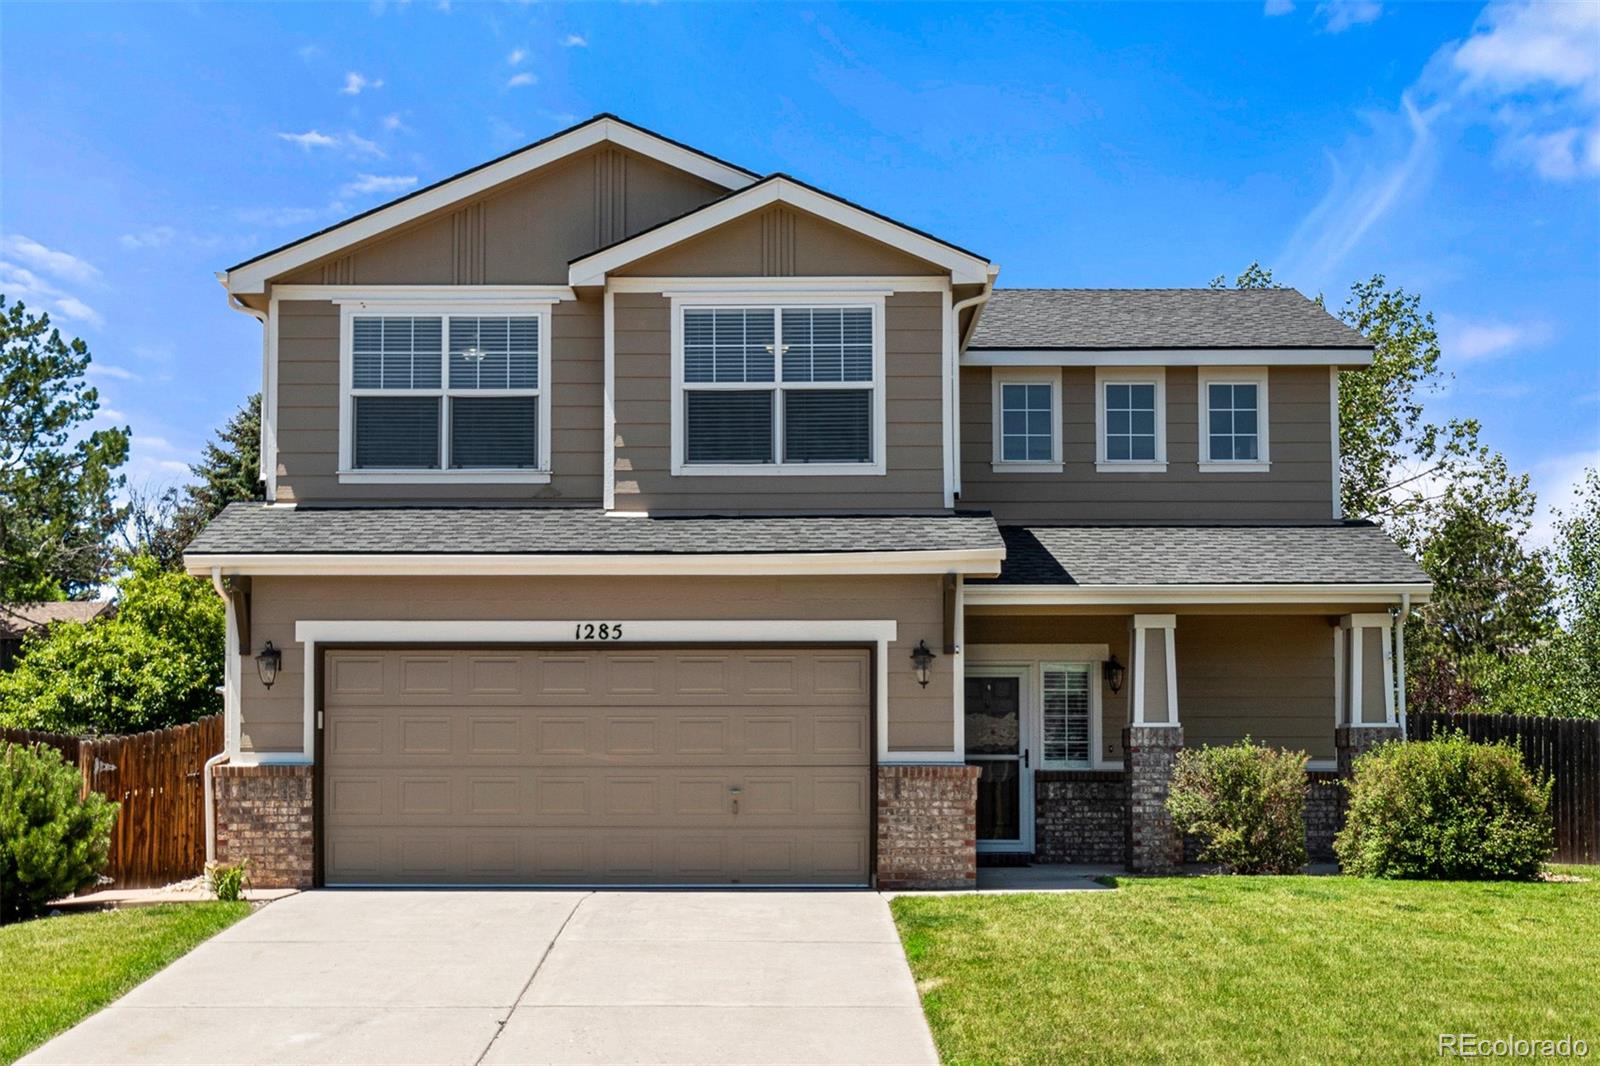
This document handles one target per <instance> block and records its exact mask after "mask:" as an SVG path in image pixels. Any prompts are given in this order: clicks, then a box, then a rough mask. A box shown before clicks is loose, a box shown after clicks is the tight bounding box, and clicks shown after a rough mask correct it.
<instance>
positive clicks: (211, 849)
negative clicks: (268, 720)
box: [200, 566, 238, 867]
mask: <svg viewBox="0 0 1600 1066" xmlns="http://www.w3.org/2000/svg"><path fill="white" fill-rule="evenodd" d="M211 587H212V588H214V589H216V590H217V595H218V596H221V597H222V602H223V603H224V604H225V605H228V606H229V608H230V613H231V604H229V601H228V590H227V588H225V587H224V586H223V584H222V567H220V566H213V567H212V568H211ZM234 632H235V631H234V630H233V629H232V628H231V627H230V629H229V631H228V635H227V642H228V643H230V644H231V643H232V641H233V636H234ZM223 654H224V655H225V656H226V657H227V658H226V659H225V661H224V663H223V672H222V700H223V703H222V750H221V751H219V752H217V753H216V754H215V755H213V756H211V758H209V759H207V760H206V764H205V766H204V767H202V768H201V770H200V780H201V782H202V784H203V786H204V792H205V805H206V866H207V867H209V866H210V865H211V864H212V863H214V862H216V861H217V804H216V786H215V785H214V784H212V772H213V771H214V770H216V768H217V767H218V766H221V765H222V764H223V763H225V762H227V761H228V758H229V756H228V738H229V728H230V723H231V722H232V720H233V717H234V715H235V714H236V713H237V711H238V708H236V707H229V706H228V702H229V700H228V695H229V692H230V688H229V685H228V674H229V673H230V672H231V671H233V670H234V669H237V666H236V664H235V663H234V661H233V660H234V659H235V658H236V655H235V654H234V653H233V650H232V649H225V650H224V652H223Z"/></svg>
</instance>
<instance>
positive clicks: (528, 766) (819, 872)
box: [323, 648, 871, 884]
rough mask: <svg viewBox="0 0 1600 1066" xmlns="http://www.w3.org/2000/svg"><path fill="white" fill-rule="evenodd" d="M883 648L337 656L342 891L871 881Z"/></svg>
mask: <svg viewBox="0 0 1600 1066" xmlns="http://www.w3.org/2000/svg"><path fill="white" fill-rule="evenodd" d="M869 663H870V660H869V656H868V653H867V652H866V651H864V650H857V649H844V648H833V649H829V648H811V649H806V648H793V649H770V648H761V649H748V648H747V649H737V648H728V649H704V648H674V649H634V650H626V651H624V650H588V649H573V650H515V651H510V650H495V649H484V650H466V651H461V650H454V649H452V650H447V651H446V650H428V649H421V648H395V649H384V650H356V649H350V650H329V651H328V652H327V653H326V656H325V658H324V660H323V677H324V685H325V693H324V722H325V731H324V735H323V759H324V764H323V786H324V793H323V795H324V802H323V840H324V848H325V851H324V876H325V880H326V882H327V883H328V884H415V883H438V884H465V883H503V884H562V883H567V884H864V883H866V881H867V863H868V850H869V836H870V835H869V817H870V810H871V802H870V796H869V787H870V764H871V732H870V729H869V721H870V719H869V696H870V676H871V671H870V668H869Z"/></svg>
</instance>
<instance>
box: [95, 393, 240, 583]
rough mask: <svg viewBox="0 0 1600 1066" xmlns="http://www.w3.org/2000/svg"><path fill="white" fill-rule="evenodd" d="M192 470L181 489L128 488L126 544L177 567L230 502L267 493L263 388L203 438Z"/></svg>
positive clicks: (172, 568)
mask: <svg viewBox="0 0 1600 1066" xmlns="http://www.w3.org/2000/svg"><path fill="white" fill-rule="evenodd" d="M189 469H190V471H191V472H193V474H194V476H195V477H196V478H197V479H198V480H197V481H195V482H191V483H190V484H188V485H186V486H184V487H183V488H182V489H181V490H180V489H176V488H169V489H166V490H164V491H161V492H152V491H149V490H145V491H139V490H135V491H132V492H130V493H129V494H128V495H129V502H130V509H129V517H128V522H127V525H126V527H125V530H124V534H123V535H124V539H125V540H126V542H127V545H128V550H129V552H130V553H131V554H134V555H150V556H153V557H154V558H155V559H157V560H158V561H160V563H161V565H162V566H164V567H166V568H167V569H169V570H177V569H181V568H182V565H183V550H184V549H185V548H187V547H188V546H189V542H190V541H191V540H193V539H194V538H195V536H196V534H198V533H199V532H200V530H201V529H203V528H205V524H206V523H207V522H209V521H211V520H212V519H213V518H215V517H216V516H217V515H218V514H220V513H221V512H222V509H223V508H224V507H226V506H228V504H230V503H235V502H238V501H241V500H262V499H265V498H266V491H265V486H264V485H263V484H262V482H261V394H260V393H259V392H258V393H256V394H255V395H253V396H251V397H250V398H249V399H248V400H246V401H245V403H244V406H243V407H241V408H239V409H238V410H236V411H235V412H234V413H233V414H232V416H230V417H229V419H228V421H227V422H226V423H224V425H223V427H222V429H221V430H219V431H218V432H217V436H216V439H215V440H212V441H207V442H206V447H205V452H204V454H203V456H202V458H201V460H200V462H198V463H195V464H194V465H193V466H191V467H190V468H189Z"/></svg>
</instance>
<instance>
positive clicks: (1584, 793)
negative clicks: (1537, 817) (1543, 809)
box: [1406, 711, 1600, 863]
mask: <svg viewBox="0 0 1600 1066" xmlns="http://www.w3.org/2000/svg"><path fill="white" fill-rule="evenodd" d="M1406 726H1407V729H1408V731H1409V734H1410V736H1411V738H1412V739H1413V740H1427V739H1429V738H1431V737H1436V736H1442V735H1444V734H1446V733H1452V732H1455V731H1456V730H1458V729H1459V730H1460V731H1461V732H1463V733H1465V734H1466V735H1467V736H1468V737H1469V738H1470V739H1472V740H1474V741H1478V742H1480V743H1484V744H1493V743H1494V742H1496V741H1499V740H1505V741H1509V742H1510V743H1511V745H1512V746H1513V747H1515V748H1518V749H1519V750H1520V751H1521V752H1522V759H1523V762H1525V763H1527V765H1528V768H1529V769H1532V770H1540V771H1543V772H1544V773H1547V774H1549V775H1550V776H1551V777H1552V778H1554V779H1555V787H1554V788H1553V789H1552V790H1551V797H1550V813H1551V814H1553V815H1554V816H1555V823H1556V854H1555V858H1556V861H1557V862H1574V863H1600V720H1596V719H1586V718H1528V717H1523V716H1521V715H1515V714H1442V713H1435V712H1431V711H1423V712H1417V711H1412V712H1409V713H1407V715H1406Z"/></svg>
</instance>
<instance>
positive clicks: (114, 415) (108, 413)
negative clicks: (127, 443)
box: [94, 407, 128, 422]
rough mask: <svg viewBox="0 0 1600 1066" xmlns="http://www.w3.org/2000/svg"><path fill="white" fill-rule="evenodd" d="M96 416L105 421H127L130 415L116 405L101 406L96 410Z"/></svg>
mask: <svg viewBox="0 0 1600 1066" xmlns="http://www.w3.org/2000/svg"><path fill="white" fill-rule="evenodd" d="M94 414H95V417H96V418H98V419H100V420H101V421H103V422H126V421H127V420H128V416H127V415H125V414H123V413H122V412H121V411H119V410H117V409H116V408H115V407H101V408H99V409H97V410H96V411H95V413H94Z"/></svg>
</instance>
